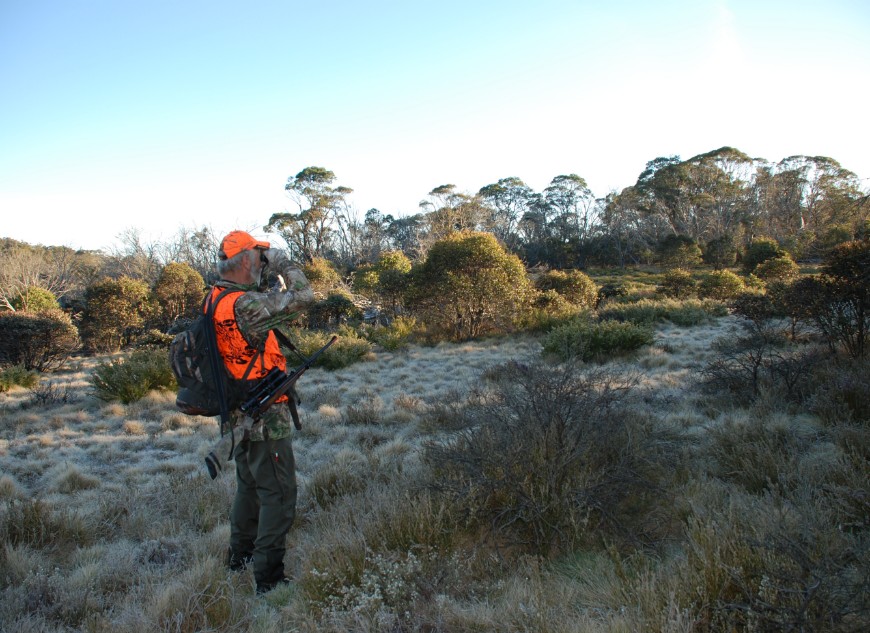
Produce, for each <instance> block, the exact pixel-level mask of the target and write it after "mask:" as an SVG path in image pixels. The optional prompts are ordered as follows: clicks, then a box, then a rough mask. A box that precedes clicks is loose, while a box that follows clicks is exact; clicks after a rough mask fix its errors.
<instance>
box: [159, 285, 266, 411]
mask: <svg viewBox="0 0 870 633" xmlns="http://www.w3.org/2000/svg"><path fill="white" fill-rule="evenodd" d="M231 292H240V291H239V290H236V289H230V288H227V289H225V290H222V291H221V292H220V294H218V296H217V297H215V299H214V301H210V299H211V293H209V294H208V296H206V298H205V300H204V301H203V304H202V310H201V311H200V316H199V317H197V319H196V320H195V321H194V322H193V324H192V325H191V326H190V327H189V328H188V329H187V330H185V331H184V332H180V333H179V334H177V335H176V336H175V338H174V339H173V340H172V343H171V344H170V345H169V364H170V365H171V366H172V373H174V374H175V379H176V380H177V381H178V386H179V390H178V396H177V397H176V399H175V406H177V407H178V409H179V410H180V411H181V412H182V413H186V414H187V415H205V416H214V415H220V416H221V423H222V425H223V424H226V423H227V422H228V421H229V412H230V411H232V410H234V409H237V408H238V407H239V405H241V404H242V402H243V401H244V400H245V398H246V396H247V394H248V390H249V388H250V383H249V382H248V380H247V377H248V374H249V373H250V372H251V369H253V367H254V362H255V361H256V359H257V357H256V356H255V357H254V358H252V359H251V363H250V364H249V365H248V368H247V369H246V370H245V375H244V376H243V377H242V378H241V379H238V378H234V377H232V376H230V375H229V373H228V372H227V370H226V366H225V365H224V362H223V359H221V357H220V354H219V353H218V350H217V336H216V334H215V329H214V311H215V308H216V307H217V304H218V303H219V302H220V300H221V299H223V298H224V297H225V296H226V295H228V294H229V293H231Z"/></svg>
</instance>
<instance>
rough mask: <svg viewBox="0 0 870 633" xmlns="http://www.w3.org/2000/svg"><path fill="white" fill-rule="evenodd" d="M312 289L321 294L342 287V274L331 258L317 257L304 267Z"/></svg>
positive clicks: (303, 269)
mask: <svg viewBox="0 0 870 633" xmlns="http://www.w3.org/2000/svg"><path fill="white" fill-rule="evenodd" d="M302 272H303V273H305V278H306V279H308V283H310V284H311V289H312V290H314V291H315V292H319V293H321V294H324V295H325V294H329V293H331V292H333V291H335V290H337V289H339V288H340V287H341V285H342V284H341V275H339V274H338V271H337V270H335V268H333V266H332V264H331V263H330V262H329V260H327V259H324V258H322V257H315V258H314V259H312V260H311V261H310V262H308V263H307V264H305V265H304V266H303V267H302Z"/></svg>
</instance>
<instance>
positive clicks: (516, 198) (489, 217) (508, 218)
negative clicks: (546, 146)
mask: <svg viewBox="0 0 870 633" xmlns="http://www.w3.org/2000/svg"><path fill="white" fill-rule="evenodd" d="M477 195H478V197H479V198H480V200H481V203H482V205H483V210H484V214H483V222H482V228H483V230H485V231H487V232H489V233H492V234H493V235H495V236H496V237H497V238H498V239H499V241H501V242H502V243H503V244H505V245H507V246H508V248H510V249H512V250H514V251H516V250H518V249H519V246H520V235H519V222H520V219H521V218H522V217H523V216H524V215H525V214H526V213H527V212H528V210H529V204H530V201H531V199H532V196H533V195H534V192H533V191H532V189H531V187H529V186H528V185H527V184H526V183H524V182H523V181H522V180H520V179H519V178H516V177H511V178H502V179H501V180H499V181H498V182H497V183H495V184H491V185H486V186H485V187H481V189H480V191H478V192H477Z"/></svg>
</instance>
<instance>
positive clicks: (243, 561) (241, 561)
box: [227, 547, 254, 571]
mask: <svg viewBox="0 0 870 633" xmlns="http://www.w3.org/2000/svg"><path fill="white" fill-rule="evenodd" d="M253 562H254V557H253V556H252V555H251V554H248V555H247V556H237V555H235V554H233V548H232V547H228V548H227V568H228V569H229V570H230V571H244V570H245V567H247V566H248V565H250V564H251V563H253Z"/></svg>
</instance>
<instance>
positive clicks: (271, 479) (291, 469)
mask: <svg viewBox="0 0 870 633" xmlns="http://www.w3.org/2000/svg"><path fill="white" fill-rule="evenodd" d="M233 458H234V459H235V462H236V497H235V499H234V501H233V507H232V511H231V513H230V549H231V557H232V558H233V559H235V560H237V561H241V560H247V559H253V563H254V579H255V580H256V581H257V586H258V587H259V586H268V585H270V584H274V583H276V582H279V581H280V580H281V579H282V578H283V577H284V554H285V552H286V551H287V546H286V539H287V532H289V531H290V526H291V525H293V519H294V517H295V515H296V464H295V462H294V460H293V445H292V443H291V441H290V438H289V437H285V438H283V439H280V440H264V441H260V442H251V441H248V442H242V443H240V444H239V445H238V446H236V449H235V451H234V452H233Z"/></svg>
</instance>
